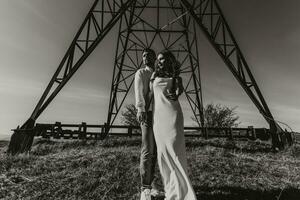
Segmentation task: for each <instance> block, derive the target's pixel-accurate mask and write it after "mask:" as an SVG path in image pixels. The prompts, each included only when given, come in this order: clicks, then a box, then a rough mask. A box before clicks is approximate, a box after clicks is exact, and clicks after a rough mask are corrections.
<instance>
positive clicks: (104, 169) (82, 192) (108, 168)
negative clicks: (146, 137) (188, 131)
mask: <svg viewBox="0 0 300 200" xmlns="http://www.w3.org/2000/svg"><path fill="white" fill-rule="evenodd" d="M186 143H187V152H188V161H189V164H190V168H189V169H190V174H191V179H192V182H193V185H194V188H195V191H196V193H197V197H198V199H207V200H212V199H218V200H223V199H239V200H242V199H244V200H246V199H248V200H250V199H253V200H254V199H255V200H256V199H300V145H299V144H297V145H294V146H293V147H291V148H289V149H286V150H284V151H282V152H279V153H274V152H272V151H271V147H270V145H269V144H265V143H262V142H260V141H228V140H226V139H210V140H204V139H187V142H186ZM5 150H6V146H5V145H2V147H0V199H30V200H31V199H85V200H86V199H103V200H104V199H106V200H108V199H111V200H113V199H118V200H123V199H124V200H131V199H132V200H133V199H138V193H139V169H138V163H139V153H140V138H114V137H111V138H109V139H107V140H105V141H98V142H93V141H89V142H85V141H73V142H59V141H56V142H54V141H45V140H37V141H36V143H35V145H34V146H33V149H32V152H31V153H30V154H28V155H19V156H15V157H9V156H6V154H5V153H4V151H5Z"/></svg>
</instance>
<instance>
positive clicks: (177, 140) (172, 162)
mask: <svg viewBox="0 0 300 200" xmlns="http://www.w3.org/2000/svg"><path fill="white" fill-rule="evenodd" d="M171 85H172V78H161V77H156V78H155V79H154V81H153V83H152V84H151V85H150V87H151V89H152V91H153V95H154V109H153V131H154V137H155V141H156V145H157V158H158V166H159V169H160V173H161V175H162V177H163V183H164V189H165V196H166V200H196V196H195V192H194V190H193V188H192V184H191V181H190V179H189V177H188V172H187V158H186V150H185V138H184V129H183V114H182V110H181V106H180V104H179V102H178V101H172V100H169V99H167V98H166V96H165V94H167V91H168V90H170V89H171Z"/></svg>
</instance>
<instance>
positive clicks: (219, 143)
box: [186, 138, 273, 153]
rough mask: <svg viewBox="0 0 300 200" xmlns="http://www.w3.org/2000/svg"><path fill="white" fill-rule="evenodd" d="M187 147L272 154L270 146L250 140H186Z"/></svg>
mask: <svg viewBox="0 0 300 200" xmlns="http://www.w3.org/2000/svg"><path fill="white" fill-rule="evenodd" d="M186 146H187V147H191V148H192V147H204V146H212V147H218V148H223V149H227V150H236V151H241V152H244V153H270V152H273V149H272V146H271V144H268V143H265V142H261V141H250V140H237V139H235V140H229V139H220V138H216V139H208V140H205V139H188V140H186Z"/></svg>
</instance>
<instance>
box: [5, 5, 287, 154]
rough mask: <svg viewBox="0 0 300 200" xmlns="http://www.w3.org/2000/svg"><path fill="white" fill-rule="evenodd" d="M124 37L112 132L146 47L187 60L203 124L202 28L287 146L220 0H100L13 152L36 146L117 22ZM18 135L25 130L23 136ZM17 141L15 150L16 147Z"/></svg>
mask: <svg viewBox="0 0 300 200" xmlns="http://www.w3.org/2000/svg"><path fill="white" fill-rule="evenodd" d="M117 24H118V26H119V28H118V38H117V48H116V53H115V61H114V69H113V78H112V85H111V92H110V100H109V108H108V116H107V121H106V126H107V128H106V131H105V134H104V135H103V137H105V135H106V134H107V133H108V132H109V128H110V125H112V124H113V123H114V121H115V119H116V117H117V115H118V113H119V111H120V109H121V107H122V104H123V102H124V100H125V99H126V97H127V95H128V92H129V90H130V88H131V86H132V84H133V79H134V74H135V72H136V70H137V69H139V68H140V67H141V65H142V61H141V53H142V50H143V49H144V48H145V47H150V48H154V49H155V50H159V49H169V50H171V51H172V52H174V54H175V55H176V56H177V59H178V60H179V62H180V63H181V64H182V66H181V76H182V77H183V83H184V88H185V95H186V97H187V100H188V102H189V104H190V107H191V109H192V112H193V114H194V116H195V118H196V119H197V121H198V123H199V126H201V125H202V126H203V124H204V123H203V106H202V91H201V79H200V68H199V56H198V55H199V53H198V46H197V45H198V42H197V34H199V33H198V32H197V30H198V29H199V30H201V31H202V33H203V34H204V35H205V36H206V38H207V40H208V41H209V42H210V44H211V45H212V46H213V47H214V49H215V51H216V52H217V53H218V55H219V56H220V57H221V58H222V59H223V61H224V63H225V64H226V66H227V67H228V69H229V70H230V71H231V73H232V74H233V75H234V77H235V78H236V80H237V81H238V82H239V84H240V85H241V87H242V88H243V89H244V91H245V92H246V93H247V95H248V96H249V97H250V99H251V100H252V102H253V103H254V105H255V106H256V107H257V109H258V110H259V112H260V113H261V114H262V116H263V117H264V118H265V119H266V121H267V122H268V123H269V125H270V132H271V136H272V142H273V145H274V146H276V147H280V146H282V145H283V142H282V139H281V137H280V134H279V133H280V132H282V129H281V128H280V126H279V125H278V124H277V123H276V121H275V120H274V118H273V116H272V114H271V112H270V110H269V108H268V105H267V103H266V101H265V100H264V97H263V95H262V93H261V91H260V89H259V87H258V85H257V83H256V81H255V79H254V76H253V75H252V73H251V71H250V68H249V66H248V64H247V62H246V59H245V57H244V56H243V54H242V52H241V50H240V48H239V46H238V44H237V42H236V40H235V38H234V36H233V33H232V32H231V30H230V28H229V25H228V23H227V21H226V19H225V17H224V15H223V13H222V10H221V8H220V6H219V5H218V2H217V0H95V2H94V3H93V5H92V7H91V9H90V11H89V13H88V14H87V16H86V17H85V19H84V21H83V23H82V25H81V26H80V28H79V30H78V32H77V34H76V35H75V37H74V39H73V41H72V43H71V45H70V47H69V48H68V50H67V52H66V54H65V56H64V57H63V59H62V61H61V62H60V64H59V66H58V68H57V70H56V72H55V73H54V75H53V76H52V79H51V80H50V82H49V84H48V86H47V88H46V89H45V91H44V93H43V95H42V97H41V98H40V100H39V102H38V103H37V105H36V107H35V109H34V111H33V112H32V114H31V116H30V118H29V119H28V120H27V121H26V122H25V123H24V124H23V125H22V126H21V127H20V129H19V130H18V131H17V132H15V133H14V134H13V136H12V138H11V144H10V147H11V148H10V150H9V151H11V152H18V151H20V152H22V151H27V150H29V149H30V146H31V143H32V140H33V137H34V135H32V134H31V135H30V134H28V133H26V132H28V131H30V130H31V129H33V128H34V125H35V122H36V120H37V119H38V117H39V116H40V114H41V113H42V112H43V111H44V110H45V109H46V108H47V106H48V105H49V104H50V103H51V101H52V100H53V99H54V98H55V96H56V95H57V94H58V93H59V92H60V91H61V89H62V88H63V87H64V86H65V85H66V83H67V82H68V81H69V80H70V79H71V77H72V76H73V75H74V74H75V73H76V71H77V70H78V68H79V67H80V66H81V65H82V64H83V63H84V62H85V60H86V59H87V58H88V57H89V55H90V54H91V53H92V52H93V51H94V49H95V48H96V47H97V46H98V45H101V41H102V40H103V39H104V38H105V36H107V34H108V33H110V32H111V29H112V28H113V27H114V26H115V25H117ZM16 135H23V136H22V137H19V138H18V139H17V136H16ZM13 146H16V148H15V149H13V148H12V147H13Z"/></svg>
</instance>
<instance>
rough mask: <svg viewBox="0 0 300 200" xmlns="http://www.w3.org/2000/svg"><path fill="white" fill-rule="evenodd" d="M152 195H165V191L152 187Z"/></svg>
mask: <svg viewBox="0 0 300 200" xmlns="http://www.w3.org/2000/svg"><path fill="white" fill-rule="evenodd" d="M151 196H153V197H164V196H165V193H164V192H163V191H159V190H158V189H156V188H152V189H151Z"/></svg>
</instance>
